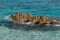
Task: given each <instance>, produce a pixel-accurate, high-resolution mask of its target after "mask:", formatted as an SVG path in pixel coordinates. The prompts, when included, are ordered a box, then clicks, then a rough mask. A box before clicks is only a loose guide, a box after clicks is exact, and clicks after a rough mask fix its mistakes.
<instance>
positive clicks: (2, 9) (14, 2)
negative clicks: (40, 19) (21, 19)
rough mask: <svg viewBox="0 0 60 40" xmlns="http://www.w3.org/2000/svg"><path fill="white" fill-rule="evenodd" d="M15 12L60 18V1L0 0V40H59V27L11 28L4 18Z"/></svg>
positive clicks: (23, 26)
mask: <svg viewBox="0 0 60 40" xmlns="http://www.w3.org/2000/svg"><path fill="white" fill-rule="evenodd" d="M16 12H24V13H31V14H33V15H38V16H49V17H56V18H60V0H0V40H60V28H59V27H52V26H50V27H42V28H41V27H38V26H34V27H32V26H27V25H20V26H16V27H12V25H11V22H8V21H7V20H4V17H5V16H8V15H10V14H14V13H16ZM31 27H32V28H31Z"/></svg>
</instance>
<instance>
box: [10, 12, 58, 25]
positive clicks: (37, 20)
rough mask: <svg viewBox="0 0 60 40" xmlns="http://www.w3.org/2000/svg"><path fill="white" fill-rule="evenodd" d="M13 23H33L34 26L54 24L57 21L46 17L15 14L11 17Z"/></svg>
mask: <svg viewBox="0 0 60 40" xmlns="http://www.w3.org/2000/svg"><path fill="white" fill-rule="evenodd" d="M11 17H12V19H13V22H14V23H24V22H33V23H34V24H37V25H41V24H55V23H56V22H57V21H56V20H52V19H49V18H48V17H46V16H33V15H32V14H24V13H16V14H14V15H11Z"/></svg>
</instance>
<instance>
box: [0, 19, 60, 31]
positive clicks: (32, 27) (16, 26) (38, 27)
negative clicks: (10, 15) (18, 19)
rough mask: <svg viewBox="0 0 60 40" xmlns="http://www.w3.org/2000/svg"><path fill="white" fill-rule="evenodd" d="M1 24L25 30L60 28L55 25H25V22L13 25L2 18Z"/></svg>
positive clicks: (54, 29) (52, 29) (55, 29)
mask: <svg viewBox="0 0 60 40" xmlns="http://www.w3.org/2000/svg"><path fill="white" fill-rule="evenodd" d="M0 26H5V27H7V28H9V29H16V30H25V31H30V30H39V31H57V30H60V27H54V26H45V25H41V26H37V25H34V26H31V25H24V24H16V25H15V26H13V24H12V22H10V21H6V20H2V21H0Z"/></svg>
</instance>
